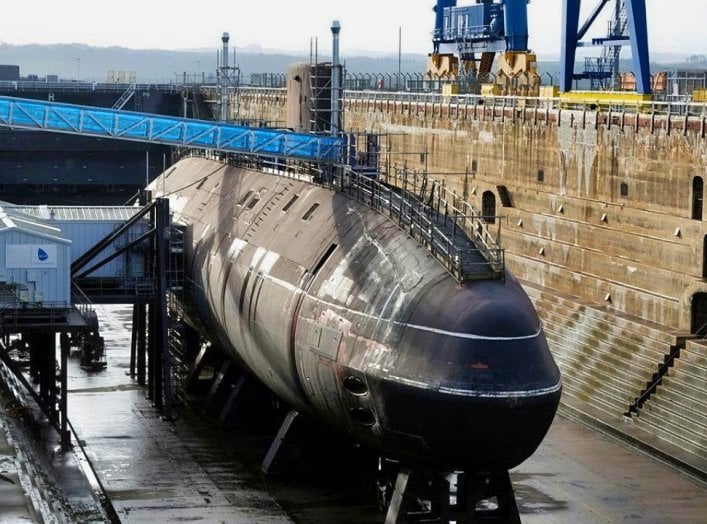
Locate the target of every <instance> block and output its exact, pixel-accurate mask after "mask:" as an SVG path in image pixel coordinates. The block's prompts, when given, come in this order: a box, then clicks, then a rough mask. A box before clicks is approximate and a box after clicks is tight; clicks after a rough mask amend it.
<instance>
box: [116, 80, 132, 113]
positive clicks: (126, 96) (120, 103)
mask: <svg viewBox="0 0 707 524" xmlns="http://www.w3.org/2000/svg"><path fill="white" fill-rule="evenodd" d="M136 88H137V84H130V86H128V88H127V89H126V90H125V92H124V93H123V94H122V95H120V98H119V99H118V100H117V101H116V102H115V104H113V107H112V109H116V110H118V111H120V110H121V109H123V108H124V107H125V104H127V103H128V102H129V101H130V99H131V98H132V97H133V96H135V90H136Z"/></svg>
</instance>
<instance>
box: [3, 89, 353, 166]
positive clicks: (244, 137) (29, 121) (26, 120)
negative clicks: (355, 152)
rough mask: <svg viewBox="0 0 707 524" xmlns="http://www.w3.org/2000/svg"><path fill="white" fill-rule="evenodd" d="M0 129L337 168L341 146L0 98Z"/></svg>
mask: <svg viewBox="0 0 707 524" xmlns="http://www.w3.org/2000/svg"><path fill="white" fill-rule="evenodd" d="M0 126H4V127H10V128H13V129H30V130H39V131H53V132H58V133H69V134H74V135H82V136H95V137H101V138H115V139H121V140H132V141H137V142H148V143H151V144H163V145H171V146H181V147H189V148H200V149H210V150H215V151H222V152H226V153H241V154H251V155H257V156H271V157H281V158H293V159H299V160H309V161H314V162H321V163H335V162H339V161H340V160H341V159H342V158H343V157H344V153H345V149H346V148H345V140H344V139H343V138H341V137H337V136H328V135H308V134H302V133H289V132H285V131H280V130H273V129H265V128H252V127H246V126H236V125H233V124H226V123H222V122H210V121H206V120H193V119H186V118H178V117H167V116H163V115H154V114H149V113H134V112H129V111H119V110H117V109H104V108H96V107H89V106H79V105H73V104H60V103H57V102H44V101H37V100H26V99H22V98H13V97H6V96H0Z"/></svg>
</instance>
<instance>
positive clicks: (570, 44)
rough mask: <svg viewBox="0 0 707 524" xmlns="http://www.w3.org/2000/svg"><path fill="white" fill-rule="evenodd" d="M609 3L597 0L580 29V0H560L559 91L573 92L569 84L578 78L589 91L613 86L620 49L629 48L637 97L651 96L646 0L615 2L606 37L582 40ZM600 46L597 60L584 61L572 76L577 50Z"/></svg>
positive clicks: (620, 0) (606, 0)
mask: <svg viewBox="0 0 707 524" xmlns="http://www.w3.org/2000/svg"><path fill="white" fill-rule="evenodd" d="M609 2H610V0H598V4H597V5H596V7H595V8H594V9H593V10H592V11H591V13H590V14H589V17H588V18H587V20H586V21H585V22H584V23H583V24H582V26H581V27H580V26H579V18H580V17H579V15H580V9H581V7H582V0H563V3H562V59H561V60H562V61H561V68H562V71H561V74H560V91H562V92H563V93H568V92H570V91H572V83H573V81H574V80H577V79H580V80H581V79H585V80H589V82H590V85H591V87H592V89H602V90H606V89H611V88H614V87H615V79H616V77H617V76H618V64H619V53H620V50H621V46H624V45H630V46H631V54H632V58H633V71H634V73H635V75H636V91H637V92H638V94H639V95H644V96H648V95H650V93H651V83H650V80H651V79H650V65H649V61H648V25H647V22H646V0H615V2H616V3H615V6H614V14H613V17H612V20H611V21H610V22H609V31H608V34H607V36H606V37H601V38H594V39H592V40H591V41H582V39H583V38H584V36H585V35H586V34H587V31H589V29H590V28H591V27H592V25H593V24H594V22H595V21H596V19H597V17H598V16H599V14H600V13H601V12H602V11H603V9H604V8H605V7H606V6H607V5H608V4H609ZM586 46H600V47H603V48H604V50H603V52H602V56H601V57H600V58H588V59H586V60H585V69H584V72H582V73H575V72H574V66H575V58H576V54H577V48H578V47H586Z"/></svg>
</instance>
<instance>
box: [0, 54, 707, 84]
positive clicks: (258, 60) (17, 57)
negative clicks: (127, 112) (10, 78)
mask: <svg viewBox="0 0 707 524" xmlns="http://www.w3.org/2000/svg"><path fill="white" fill-rule="evenodd" d="M657 57H658V58H660V59H664V60H661V62H663V63H662V64H657V63H656V64H653V65H652V70H653V71H664V70H674V69H678V68H682V69H705V68H707V63H706V62H700V61H699V60H696V57H687V56H684V57H682V56H681V55H677V54H669V55H657ZM326 58H327V57H320V59H326ZM345 59H346V67H347V70H348V71H349V72H351V73H368V74H372V73H394V72H397V71H398V57H397V55H395V56H379V55H377V56H348V57H345ZM681 59H682V60H685V62H683V63H678V62H679V61H680V60H681ZM689 59H692V60H693V61H692V62H687V61H688V60H689ZM236 61H237V63H238V65H239V67H240V69H241V71H242V72H243V73H244V74H245V75H249V74H251V73H284V72H285V71H286V70H287V66H288V65H289V64H291V63H295V62H307V61H309V56H308V55H298V54H294V53H293V54H286V53H275V52H262V51H259V48H258V47H257V46H252V47H248V48H246V50H245V51H243V52H240V51H238V52H237V55H236ZM426 63H427V57H426V56H425V55H422V54H415V55H412V54H411V55H403V58H402V63H401V68H402V71H403V72H405V73H421V72H424V70H425V67H426ZM0 64H16V65H19V66H20V71H21V75H22V76H24V77H26V76H27V75H30V74H34V75H38V76H39V77H45V76H46V75H50V74H55V75H58V76H59V77H60V78H63V79H65V80H74V79H76V78H77V76H79V77H80V78H81V80H93V81H105V80H106V79H107V77H108V72H109V71H113V72H114V73H115V74H117V72H118V71H126V72H129V71H134V72H135V75H136V79H137V81H138V82H144V83H151V82H169V81H175V80H177V81H179V82H181V78H182V75H183V74H184V73H186V74H188V75H190V76H191V75H197V76H199V77H201V73H202V72H204V75H205V76H206V77H207V78H208V77H209V75H213V73H214V71H215V68H216V50H215V49H214V50H194V51H168V50H156V49H141V50H135V49H127V48H123V47H91V46H87V45H82V44H57V45H22V46H15V45H9V44H0ZM666 64H667V65H666ZM538 65H539V68H540V71H541V72H542V74H543V76H546V75H548V74H549V75H552V76H556V75H557V74H559V64H558V62H557V61H553V60H550V61H540V63H539V64H538ZM580 67H581V66H579V65H578V70H579V68H580ZM631 69H632V65H631V63H630V61H622V70H631ZM246 79H248V77H247V76H246Z"/></svg>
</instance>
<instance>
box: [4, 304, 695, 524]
mask: <svg viewBox="0 0 707 524" xmlns="http://www.w3.org/2000/svg"><path fill="white" fill-rule="evenodd" d="M99 316H100V317H101V326H102V334H103V336H104V337H105V339H106V350H107V356H108V368H107V369H106V370H105V371H102V372H93V373H90V372H86V371H84V370H82V369H81V368H79V367H78V365H77V364H78V362H77V361H75V360H72V362H73V365H72V368H71V370H70V382H69V384H70V395H69V398H70V405H69V410H70V411H69V417H70V419H71V420H72V422H73V424H74V426H75V428H76V430H77V432H78V433H79V435H80V438H81V439H82V440H83V441H84V442H85V447H86V449H87V451H88V454H89V456H90V458H91V461H92V462H93V465H94V467H95V469H96V470H97V472H98V475H99V477H100V478H101V481H102V483H103V484H104V486H105V488H106V490H107V492H108V494H109V495H110V497H111V499H112V501H113V505H114V507H115V509H116V511H117V513H118V515H119V517H120V519H121V521H122V522H126V523H139V522H148V521H149V522H179V521H201V522H228V523H261V522H262V523H279V522H299V523H331V524H345V523H351V524H353V523H361V524H363V523H381V522H383V520H384V514H383V513H382V512H381V511H380V510H379V508H378V507H377V504H376V500H375V497H374V495H373V490H372V489H371V483H370V482H369V481H370V479H369V478H368V476H367V474H366V471H368V470H367V469H366V464H367V462H366V461H365V460H364V459H365V456H364V455H359V454H358V452H357V451H356V450H355V449H353V448H352V447H350V446H349V445H348V444H347V443H345V442H340V441H338V440H336V439H334V440H332V438H330V437H329V436H328V435H326V433H323V432H322V431H321V430H314V431H313V432H312V431H310V432H306V431H304V432H303V435H304V436H303V437H298V438H299V439H300V441H302V439H304V441H305V442H304V443H305V444H309V446H307V445H305V446H304V447H303V448H302V449H303V450H304V451H300V452H299V454H296V453H295V451H293V450H292V449H286V450H285V452H284V460H283V462H282V464H281V465H280V467H279V468H278V469H277V470H276V473H275V474H274V475H272V476H270V477H267V478H265V477H263V476H262V475H261V474H260V473H259V470H258V467H259V464H260V462H261V461H262V458H263V457H264V455H265V453H266V452H267V449H268V446H269V444H270V441H271V439H272V437H273V435H274V434H275V432H276V430H277V424H278V422H279V421H278V420H271V421H269V422H268V421H265V422H264V421H263V420H262V418H257V417H256V418H253V417H252V416H244V418H243V420H242V421H241V422H240V423H237V424H236V425H234V426H233V427H230V428H220V427H218V426H217V425H216V424H215V423H214V422H213V419H211V418H209V417H207V416H204V415H203V414H201V413H199V412H198V411H196V410H193V409H191V408H188V407H186V406H185V407H182V408H180V409H179V410H178V414H179V416H178V418H177V419H176V420H174V421H164V420H162V419H161V418H160V417H159V414H158V413H157V412H156V411H155V410H154V408H153V407H152V405H151V403H150V401H149V400H147V399H146V398H145V392H144V390H143V389H142V388H139V387H137V386H136V385H135V383H134V382H133V381H132V380H131V379H130V377H128V376H126V371H127V370H128V365H129V340H130V339H129V337H130V335H129V327H130V321H131V317H132V315H131V310H130V309H129V308H128V307H123V306H120V307H111V308H107V307H106V308H100V309H99ZM300 443H302V442H300ZM511 478H512V480H513V484H514V488H515V491H516V497H517V500H518V505H519V509H520V512H521V518H522V521H523V522H524V523H566V522H572V523H595V522H621V521H635V522H655V523H664V522H684V523H692V522H694V523H699V522H707V487H706V486H705V485H704V484H702V483H700V482H698V481H696V480H693V479H692V478H690V477H688V476H686V475H684V474H683V473H681V472H679V471H677V470H675V469H673V468H672V467H671V466H668V465H666V464H663V463H661V462H659V461H658V460H656V459H654V458H652V457H650V456H647V455H645V454H643V453H641V452H639V451H636V450H634V449H632V448H630V447H628V446H627V445H625V444H624V443H622V442H621V441H618V440H616V439H613V438H611V437H609V436H605V435H603V434H601V433H598V432H596V431H595V430H593V429H590V428H588V427H586V426H584V425H582V424H581V423H578V422H575V421H572V420H569V419H566V418H563V417H561V416H558V417H557V418H556V420H555V422H554V424H553V426H552V428H551V429H550V432H549V434H548V436H547V438H546V439H545V441H544V442H543V444H542V445H541V447H540V448H539V450H538V451H537V452H536V453H535V455H534V456H533V457H531V458H530V459H529V460H528V461H526V462H525V463H524V464H522V465H521V466H520V467H518V468H516V469H515V470H514V471H513V472H512V473H511ZM1 508H2V506H1V505H0V511H1ZM0 520H2V519H1V518H0Z"/></svg>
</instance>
